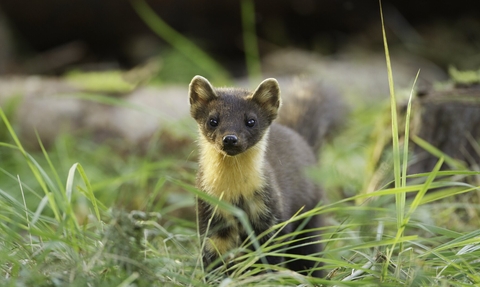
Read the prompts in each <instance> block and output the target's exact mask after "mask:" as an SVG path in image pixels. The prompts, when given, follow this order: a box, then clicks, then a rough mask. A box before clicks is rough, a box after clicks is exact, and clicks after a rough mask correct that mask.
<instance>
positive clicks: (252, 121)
mask: <svg viewBox="0 0 480 287" xmlns="http://www.w3.org/2000/svg"><path fill="white" fill-rule="evenodd" d="M245 124H246V125H247V127H249V128H251V127H253V126H254V125H255V120H254V119H249V120H247V122H246V123H245Z"/></svg>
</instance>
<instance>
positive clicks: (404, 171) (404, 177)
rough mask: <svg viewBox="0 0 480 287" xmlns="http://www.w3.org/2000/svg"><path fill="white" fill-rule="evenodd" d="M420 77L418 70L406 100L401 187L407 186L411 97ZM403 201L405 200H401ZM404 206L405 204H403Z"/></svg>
mask: <svg viewBox="0 0 480 287" xmlns="http://www.w3.org/2000/svg"><path fill="white" fill-rule="evenodd" d="M419 75H420V70H418V72H417V75H416V76H415V80H414V81H413V86H412V89H411V90H410V96H409V98H408V104H407V115H406V119H405V137H404V140H403V162H402V186H407V167H408V141H409V139H410V114H411V111H412V97H413V90H414V88H415V84H416V83H417V79H418V76H419ZM403 201H405V198H403ZM403 205H405V203H403Z"/></svg>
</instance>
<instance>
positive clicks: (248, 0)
mask: <svg viewBox="0 0 480 287" xmlns="http://www.w3.org/2000/svg"><path fill="white" fill-rule="evenodd" d="M241 8H242V25H243V46H244V49H245V58H246V63H247V71H248V76H249V77H250V82H251V83H254V82H257V81H258V80H259V79H260V77H261V73H262V71H261V67H260V55H259V54H258V43H257V35H256V33H255V4H254V2H253V0H242V1H241Z"/></svg>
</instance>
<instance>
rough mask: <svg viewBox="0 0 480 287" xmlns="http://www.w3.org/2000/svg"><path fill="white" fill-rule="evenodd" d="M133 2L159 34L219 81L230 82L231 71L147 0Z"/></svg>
mask: <svg viewBox="0 0 480 287" xmlns="http://www.w3.org/2000/svg"><path fill="white" fill-rule="evenodd" d="M131 3H132V6H133V8H134V9H135V11H137V13H138V15H139V16H140V18H142V20H143V21H144V22H145V23H146V24H147V25H148V26H149V27H150V29H152V31H154V32H155V33H156V34H157V35H158V36H160V37H161V38H162V39H164V40H165V41H166V42H168V43H169V44H170V45H171V46H172V47H174V48H175V49H177V50H178V51H179V52H181V53H182V54H184V55H185V56H186V57H187V58H189V59H190V60H191V61H193V62H194V63H196V64H197V65H198V67H200V68H202V69H203V70H205V71H206V72H208V73H209V74H211V75H215V76H217V77H218V81H220V82H228V79H229V73H228V72H227V71H226V70H225V69H224V68H223V67H222V66H220V65H219V64H218V63H217V62H216V61H215V60H214V59H212V58H211V57H210V56H209V55H208V54H207V53H205V52H204V51H203V50H202V49H200V48H199V47H198V46H197V45H195V44H194V43H193V42H191V41H190V40H189V39H187V38H186V37H185V36H183V35H182V34H180V33H178V32H177V31H175V30H174V29H173V28H172V27H170V26H169V25H168V24H167V23H166V22H165V21H163V20H162V19H161V18H160V17H159V16H158V15H157V14H156V13H155V12H154V11H153V10H152V8H151V7H150V6H148V4H147V3H146V2H145V1H143V0H134V1H132V2H131Z"/></svg>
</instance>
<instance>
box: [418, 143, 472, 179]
mask: <svg viewBox="0 0 480 287" xmlns="http://www.w3.org/2000/svg"><path fill="white" fill-rule="evenodd" d="M412 140H413V142H414V143H415V144H417V145H418V146H420V147H421V148H423V149H424V150H426V151H427V152H429V153H430V154H432V155H434V156H436V157H438V158H444V159H445V163H446V164H448V165H449V166H450V167H452V168H456V169H463V170H466V169H468V168H467V166H465V165H464V164H463V163H461V162H459V161H458V160H456V159H454V158H452V157H450V156H449V155H447V154H445V153H444V152H442V151H441V150H439V149H438V148H436V147H434V146H433V145H431V144H430V143H429V142H427V141H425V140H423V139H422V138H419V137H418V136H415V135H414V136H412Z"/></svg>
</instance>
